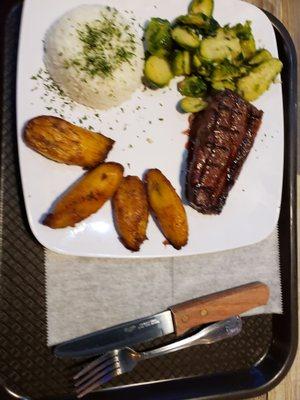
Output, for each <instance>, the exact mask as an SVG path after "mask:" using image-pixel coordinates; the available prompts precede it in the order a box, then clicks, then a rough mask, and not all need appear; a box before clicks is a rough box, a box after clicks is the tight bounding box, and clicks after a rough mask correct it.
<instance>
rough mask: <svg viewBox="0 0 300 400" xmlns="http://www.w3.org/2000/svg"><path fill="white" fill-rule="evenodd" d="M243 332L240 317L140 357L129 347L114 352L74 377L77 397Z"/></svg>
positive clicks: (212, 326) (141, 353) (227, 320)
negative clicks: (148, 363)
mask: <svg viewBox="0 0 300 400" xmlns="http://www.w3.org/2000/svg"><path fill="white" fill-rule="evenodd" d="M241 330H242V320H241V318H240V317H239V316H235V317H232V318H229V319H226V320H224V321H220V322H216V323H214V324H212V325H209V326H207V327H206V328H204V329H202V330H201V331H199V332H197V333H195V334H194V335H191V336H189V337H187V338H184V339H181V340H178V341H176V342H173V343H171V344H168V345H166V346H162V347H158V348H156V349H153V350H149V351H146V352H140V353H138V352H137V351H135V350H133V349H131V348H129V347H126V348H123V349H118V350H112V351H110V352H108V353H106V354H104V355H103V356H101V357H99V358H97V359H96V360H94V361H92V362H91V363H90V364H88V365H87V366H86V367H85V368H83V369H82V370H81V371H80V372H79V373H78V374H76V375H75V376H74V378H73V379H74V385H75V390H76V394H77V397H78V398H82V397H83V396H85V395H86V394H88V393H90V392H92V391H93V390H95V389H97V388H98V387H99V386H101V385H104V384H105V383H107V382H109V381H110V380H111V379H113V378H114V377H116V376H118V375H121V374H124V373H125V372H130V371H132V370H133V369H134V368H135V366H136V365H137V364H138V363H139V362H140V361H143V360H147V359H149V358H153V357H159V356H162V355H164V354H167V353H171V352H173V351H178V350H182V349H184V348H186V347H190V346H195V345H197V344H210V343H215V342H218V341H220V340H223V339H226V338H229V337H232V336H235V335H237V334H238V333H240V332H241Z"/></svg>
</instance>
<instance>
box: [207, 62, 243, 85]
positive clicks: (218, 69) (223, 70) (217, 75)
mask: <svg viewBox="0 0 300 400" xmlns="http://www.w3.org/2000/svg"><path fill="white" fill-rule="evenodd" d="M240 74H241V72H240V69H239V68H238V67H236V66H235V65H233V64H231V63H230V62H229V61H228V60H224V61H223V62H222V63H221V64H217V65H216V66H215V67H214V70H213V73H212V77H211V79H212V80H213V81H215V82H217V81H224V80H228V79H233V78H237V77H238V76H240Z"/></svg>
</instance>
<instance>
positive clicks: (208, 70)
mask: <svg viewBox="0 0 300 400" xmlns="http://www.w3.org/2000/svg"><path fill="white" fill-rule="evenodd" d="M198 58H199V60H201V65H200V67H199V68H198V71H197V72H198V74H199V75H201V76H203V77H205V78H206V79H209V77H210V76H211V74H212V73H213V70H214V63H212V62H211V61H207V60H205V59H201V58H200V57H199V56H198Z"/></svg>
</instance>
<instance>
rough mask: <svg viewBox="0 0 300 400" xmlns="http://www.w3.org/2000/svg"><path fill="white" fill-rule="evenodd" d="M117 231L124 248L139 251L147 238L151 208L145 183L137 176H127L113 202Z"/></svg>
mask: <svg viewBox="0 0 300 400" xmlns="http://www.w3.org/2000/svg"><path fill="white" fill-rule="evenodd" d="M112 204H113V210H114V220H115V225H116V229H117V231H118V233H119V235H120V239H121V241H122V242H123V244H124V246H125V247H127V248H128V249H130V250H132V251H138V250H139V249H140V246H141V244H142V243H143V242H144V240H145V239H146V238H147V237H146V230H147V225H148V216H149V207H148V201H147V194H146V189H145V186H144V183H143V182H142V181H141V180H140V178H138V177H137V176H130V175H129V176H126V177H125V178H123V179H122V182H121V184H120V186H119V188H118V190H117V191H116V193H115V195H114V197H113V200H112Z"/></svg>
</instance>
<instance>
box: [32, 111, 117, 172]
mask: <svg viewBox="0 0 300 400" xmlns="http://www.w3.org/2000/svg"><path fill="white" fill-rule="evenodd" d="M24 140H25V143H26V144H27V145H28V146H29V147H31V148H32V149H33V150H35V151H37V152H38V153H40V154H42V155H43V156H45V157H47V158H50V159H51V160H53V161H56V162H59V163H64V164H69V165H79V166H81V167H85V168H94V167H96V166H97V165H99V164H100V163H101V162H103V161H104V160H105V159H106V157H107V154H108V153H109V151H110V150H111V148H112V146H113V144H114V140H112V139H110V138H108V137H106V136H104V135H102V134H101V133H96V132H91V131H89V130H87V129H84V128H81V127H79V126H76V125H73V124H71V123H70V122H67V121H65V120H63V119H61V118H57V117H52V116H47V115H41V116H39V117H36V118H33V119H31V120H30V121H29V122H28V123H27V125H26V127H25V132H24Z"/></svg>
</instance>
